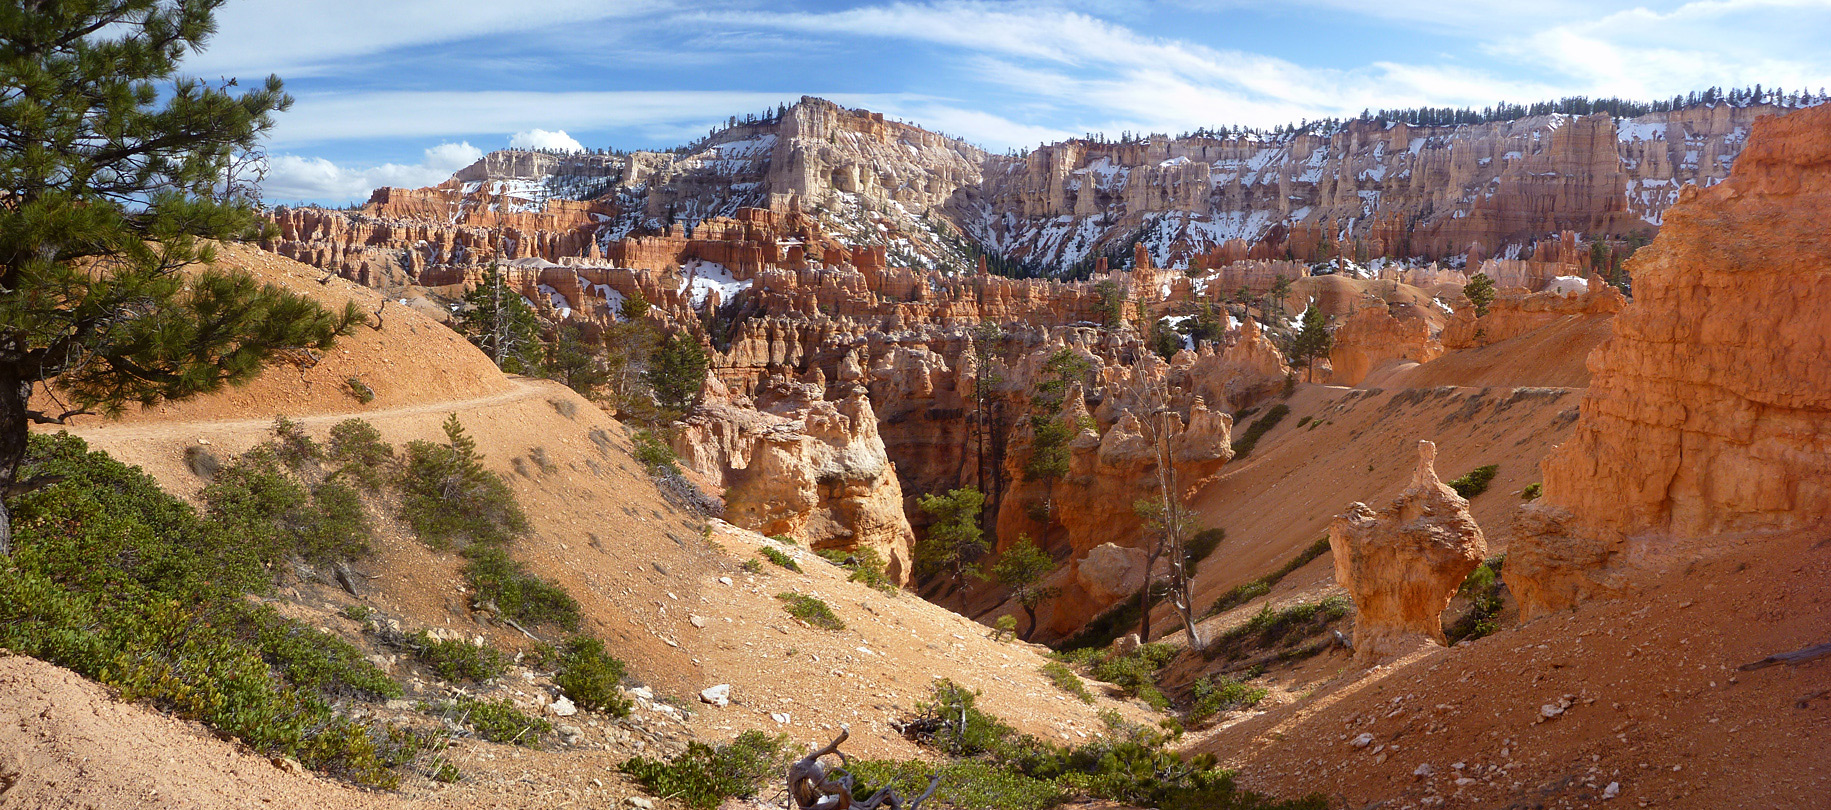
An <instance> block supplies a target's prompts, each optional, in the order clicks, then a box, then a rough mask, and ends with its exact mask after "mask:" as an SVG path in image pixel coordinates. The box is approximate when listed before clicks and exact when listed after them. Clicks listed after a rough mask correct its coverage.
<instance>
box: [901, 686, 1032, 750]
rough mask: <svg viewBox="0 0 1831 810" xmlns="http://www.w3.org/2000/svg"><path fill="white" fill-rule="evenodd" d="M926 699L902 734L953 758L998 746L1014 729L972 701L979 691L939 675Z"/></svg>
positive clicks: (929, 689)
mask: <svg viewBox="0 0 1831 810" xmlns="http://www.w3.org/2000/svg"><path fill="white" fill-rule="evenodd" d="M928 692H929V699H928V700H926V701H922V702H918V703H917V704H916V713H915V717H914V718H913V719H911V720H910V721H909V722H908V723H907V724H905V725H904V727H903V734H904V735H905V736H907V737H909V738H910V739H913V740H915V741H916V742H919V743H922V744H923V745H927V746H931V747H933V748H935V749H937V750H939V751H941V752H943V753H946V754H948V755H950V756H956V757H970V756H975V755H978V754H983V753H987V752H989V751H992V750H994V749H996V748H998V747H999V746H1000V745H1002V744H1003V743H1004V742H1005V741H1006V740H1008V739H1010V738H1011V737H1012V736H1013V735H1015V734H1016V733H1017V731H1016V729H1013V728H1011V727H1010V726H1009V725H1007V724H1005V722H1004V721H1002V720H999V719H998V718H996V717H993V716H992V715H989V714H986V713H985V712H983V711H981V710H980V709H979V708H978V707H977V706H975V705H974V704H975V703H976V702H977V701H978V700H979V693H978V692H976V691H973V690H971V689H968V688H966V687H964V686H961V685H960V684H957V683H954V682H953V681H951V680H949V679H947V678H942V679H940V680H939V681H936V682H935V683H933V684H932V685H930V686H929V688H928Z"/></svg>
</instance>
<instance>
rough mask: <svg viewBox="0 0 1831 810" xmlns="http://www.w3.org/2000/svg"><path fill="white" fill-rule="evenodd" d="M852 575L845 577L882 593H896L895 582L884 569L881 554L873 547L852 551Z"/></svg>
mask: <svg viewBox="0 0 1831 810" xmlns="http://www.w3.org/2000/svg"><path fill="white" fill-rule="evenodd" d="M851 569H852V575H851V576H849V577H846V579H848V580H851V581H852V582H857V583H860V584H862V585H864V586H866V587H869V588H875V589H877V590H880V591H883V592H884V593H892V594H893V593H896V591H897V588H896V583H894V582H891V581H890V575H889V574H887V573H885V571H884V558H883V555H880V554H878V553H877V549H874V548H863V547H861V548H858V549H856V550H854V551H853V552H852V565H851Z"/></svg>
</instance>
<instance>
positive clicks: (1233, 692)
mask: <svg viewBox="0 0 1831 810" xmlns="http://www.w3.org/2000/svg"><path fill="white" fill-rule="evenodd" d="M1265 695H1266V691H1265V690H1264V689H1262V688H1260V687H1256V686H1248V685H1247V684H1244V683H1241V682H1239V681H1237V680H1234V679H1233V678H1229V677H1227V676H1225V675H1223V676H1221V677H1219V678H1212V677H1203V678H1201V679H1200V680H1197V681H1196V682H1195V683H1194V684H1193V685H1192V686H1191V687H1190V696H1191V697H1193V698H1194V700H1195V703H1194V705H1193V706H1190V707H1189V713H1188V720H1189V724H1190V725H1199V724H1201V723H1204V722H1206V721H1207V720H1208V719H1209V718H1212V717H1214V716H1215V715H1216V714H1219V713H1221V712H1223V711H1226V710H1229V709H1245V708H1250V707H1252V706H1255V705H1257V704H1258V702H1259V701H1261V700H1264V699H1265Z"/></svg>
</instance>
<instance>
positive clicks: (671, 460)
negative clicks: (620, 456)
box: [629, 430, 680, 475]
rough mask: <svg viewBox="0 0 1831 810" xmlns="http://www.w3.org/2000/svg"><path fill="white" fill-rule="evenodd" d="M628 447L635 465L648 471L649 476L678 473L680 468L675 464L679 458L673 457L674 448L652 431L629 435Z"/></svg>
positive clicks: (641, 431)
mask: <svg viewBox="0 0 1831 810" xmlns="http://www.w3.org/2000/svg"><path fill="white" fill-rule="evenodd" d="M629 440H630V445H631V446H632V447H633V453H634V455H635V457H636V461H637V463H639V464H641V465H642V466H643V467H644V468H645V469H647V470H648V473H649V475H662V474H673V473H679V472H680V467H679V466H677V465H676V464H675V462H676V461H678V460H679V458H680V457H679V456H676V455H674V448H673V447H672V446H670V445H669V444H668V443H667V440H666V439H665V438H663V437H661V436H660V435H657V434H656V433H655V432H654V431H652V430H636V431H632V432H631V433H630V434H629Z"/></svg>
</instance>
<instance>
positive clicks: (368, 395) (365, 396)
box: [343, 377, 375, 405]
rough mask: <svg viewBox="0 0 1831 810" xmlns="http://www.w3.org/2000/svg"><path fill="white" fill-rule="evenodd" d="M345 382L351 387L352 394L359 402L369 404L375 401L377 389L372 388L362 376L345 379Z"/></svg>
mask: <svg viewBox="0 0 1831 810" xmlns="http://www.w3.org/2000/svg"><path fill="white" fill-rule="evenodd" d="M343 384H344V385H345V386H348V387H349V389H350V396H352V397H355V398H356V401H357V402H360V403H362V404H364V405H367V404H369V403H371V402H374V401H375V389H373V388H370V387H369V384H368V383H365V382H363V381H362V378H361V377H351V378H349V379H347V380H344V381H343Z"/></svg>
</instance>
